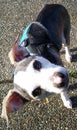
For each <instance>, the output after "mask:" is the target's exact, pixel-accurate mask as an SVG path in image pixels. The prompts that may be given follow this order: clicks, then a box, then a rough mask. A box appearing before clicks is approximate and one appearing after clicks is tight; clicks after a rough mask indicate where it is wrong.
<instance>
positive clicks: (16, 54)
mask: <svg viewBox="0 0 77 130" xmlns="http://www.w3.org/2000/svg"><path fill="white" fill-rule="evenodd" d="M17 40H18V39H17V38H16V40H15V43H14V45H13V47H12V49H11V51H10V52H9V54H8V57H9V59H10V62H11V64H13V65H15V63H16V62H19V61H21V60H22V59H24V58H25V57H27V56H29V55H30V54H29V52H28V51H27V49H26V48H25V46H20V45H18V43H17V42H18V41H17Z"/></svg>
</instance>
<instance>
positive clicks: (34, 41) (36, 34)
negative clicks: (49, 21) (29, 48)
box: [27, 22, 51, 46]
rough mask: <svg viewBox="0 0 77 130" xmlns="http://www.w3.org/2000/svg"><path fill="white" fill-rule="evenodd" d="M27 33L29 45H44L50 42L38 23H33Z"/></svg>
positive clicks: (46, 33)
mask: <svg viewBox="0 0 77 130" xmlns="http://www.w3.org/2000/svg"><path fill="white" fill-rule="evenodd" d="M27 33H28V38H29V42H30V44H31V45H35V46H37V45H42V44H44V45H46V44H47V43H50V42H51V41H50V37H49V34H48V31H47V29H46V28H45V27H44V26H43V25H42V24H40V23H38V22H33V23H32V24H31V25H30V27H29V30H28V32H27Z"/></svg>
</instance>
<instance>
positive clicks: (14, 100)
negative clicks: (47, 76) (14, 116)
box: [7, 92, 28, 113]
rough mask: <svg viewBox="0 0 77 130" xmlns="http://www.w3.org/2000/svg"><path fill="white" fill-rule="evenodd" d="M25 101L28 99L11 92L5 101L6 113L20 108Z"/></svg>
mask: <svg viewBox="0 0 77 130" xmlns="http://www.w3.org/2000/svg"><path fill="white" fill-rule="evenodd" d="M26 102H28V100H26V99H24V98H23V97H22V96H21V95H19V94H18V93H16V92H13V93H12V95H11V96H10V97H9V99H8V102H7V113H10V112H14V111H17V110H19V109H21V108H22V107H23V105H24V104H25V103H26Z"/></svg>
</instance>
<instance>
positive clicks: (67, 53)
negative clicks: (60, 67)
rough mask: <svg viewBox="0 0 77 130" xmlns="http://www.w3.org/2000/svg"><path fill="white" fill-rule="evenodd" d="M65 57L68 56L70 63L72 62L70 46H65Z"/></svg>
mask: <svg viewBox="0 0 77 130" xmlns="http://www.w3.org/2000/svg"><path fill="white" fill-rule="evenodd" d="M65 58H66V60H67V62H68V63H71V61H72V56H71V54H70V50H69V48H68V46H65Z"/></svg>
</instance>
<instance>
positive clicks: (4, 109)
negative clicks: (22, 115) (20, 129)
mask: <svg viewBox="0 0 77 130" xmlns="http://www.w3.org/2000/svg"><path fill="white" fill-rule="evenodd" d="M13 92H14V91H13V89H12V90H9V92H8V94H7V96H6V97H5V98H4V99H3V104H2V113H1V118H4V119H5V120H6V121H7V127H9V121H8V116H7V102H8V99H9V97H10V96H11V95H12V93H13Z"/></svg>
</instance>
